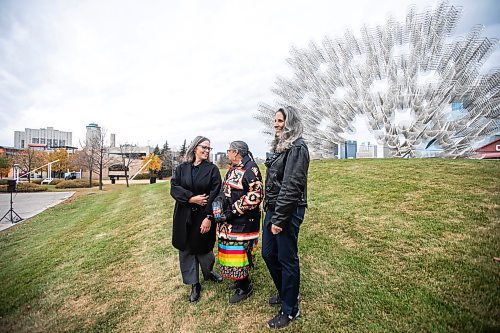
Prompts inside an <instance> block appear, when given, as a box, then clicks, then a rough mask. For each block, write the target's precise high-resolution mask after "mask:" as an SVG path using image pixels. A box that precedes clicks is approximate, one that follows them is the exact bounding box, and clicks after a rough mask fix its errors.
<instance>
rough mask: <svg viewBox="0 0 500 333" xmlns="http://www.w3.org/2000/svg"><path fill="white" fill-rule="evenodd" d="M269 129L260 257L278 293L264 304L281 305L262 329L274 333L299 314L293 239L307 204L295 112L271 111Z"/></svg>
mask: <svg viewBox="0 0 500 333" xmlns="http://www.w3.org/2000/svg"><path fill="white" fill-rule="evenodd" d="M274 130H275V139H274V141H273V145H272V149H273V151H274V154H273V155H272V156H270V157H269V158H268V159H267V160H266V166H267V170H266V190H265V197H264V210H265V212H266V217H265V219H264V223H263V227H262V229H263V231H262V257H263V258H264V261H265V262H266V265H267V268H268V269H269V273H270V274H271V277H272V279H273V282H274V285H275V287H276V291H277V294H276V295H274V296H272V297H271V298H270V299H269V303H270V304H274V305H280V306H281V308H280V310H279V312H278V314H277V315H276V316H275V317H274V318H272V319H271V320H269V321H268V322H267V325H268V327H270V328H273V329H275V328H276V329H277V328H283V327H286V326H288V325H289V324H290V323H291V322H292V321H293V320H295V319H296V318H297V317H298V316H299V314H300V311H299V303H298V296H299V286H300V268H299V255H298V245H297V240H298V236H299V228H300V225H301V223H302V221H303V220H304V214H305V208H306V206H307V172H308V169H309V150H308V148H307V144H306V143H305V141H304V140H303V139H302V137H301V135H302V131H303V126H302V122H301V120H300V117H299V114H298V112H297V110H296V109H295V108H293V107H291V106H287V107H285V108H282V109H279V110H278V111H276V113H275V115H274Z"/></svg>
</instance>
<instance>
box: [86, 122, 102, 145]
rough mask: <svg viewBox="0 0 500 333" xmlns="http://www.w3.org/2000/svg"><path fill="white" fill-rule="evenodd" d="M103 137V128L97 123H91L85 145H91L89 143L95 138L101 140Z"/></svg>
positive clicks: (88, 126)
mask: <svg viewBox="0 0 500 333" xmlns="http://www.w3.org/2000/svg"><path fill="white" fill-rule="evenodd" d="M100 136H101V128H100V127H99V125H97V124H96V123H90V124H88V125H87V135H86V139H85V145H87V146H88V145H89V141H91V140H93V139H94V138H99V137H100Z"/></svg>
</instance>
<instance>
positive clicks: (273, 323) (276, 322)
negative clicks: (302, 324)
mask: <svg viewBox="0 0 500 333" xmlns="http://www.w3.org/2000/svg"><path fill="white" fill-rule="evenodd" d="M298 316H300V310H299V311H297V313H296V314H295V316H292V315H286V314H284V313H283V312H281V311H280V312H279V313H278V314H277V315H276V316H275V317H274V318H273V319H271V320H269V321H268V322H267V327H269V328H274V329H280V328H284V327H287V326H288V325H290V323H291V322H292V321H294V320H295V319H297V317H298Z"/></svg>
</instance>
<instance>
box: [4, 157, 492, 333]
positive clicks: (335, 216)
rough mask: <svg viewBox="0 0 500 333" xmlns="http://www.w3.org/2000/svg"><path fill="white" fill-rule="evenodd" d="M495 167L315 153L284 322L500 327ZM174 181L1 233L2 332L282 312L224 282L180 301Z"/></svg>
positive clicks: (157, 324) (181, 325)
mask: <svg viewBox="0 0 500 333" xmlns="http://www.w3.org/2000/svg"><path fill="white" fill-rule="evenodd" d="M499 178H500V163H498V162H495V161H462V160H458V161H457V160H440V159H425V160H424V159H423V160H393V159H386V160H342V161H313V163H312V164H311V167H310V176H309V209H308V210H307V213H306V219H305V221H304V223H303V224H302V227H301V231H300V236H299V251H300V258H301V273H302V274H301V276H302V285H301V295H302V303H301V312H302V317H301V318H300V319H299V320H298V321H297V322H296V323H294V324H293V325H292V326H291V327H290V329H289V330H287V331H290V332H396V331H398V332H415V331H425V332H457V331H467V332H473V331H476V332H485V331H486V332H488V331H498V330H500V310H499V309H500V289H499V286H500V263H498V262H495V261H494V260H493V258H494V257H500V185H499V184H500V182H499ZM172 211H173V200H172V199H171V197H170V196H169V183H159V184H154V185H135V186H132V187H130V188H128V189H127V188H125V187H122V186H119V185H116V186H114V187H111V186H108V187H107V188H106V191H104V192H100V193H99V192H88V191H87V192H84V193H82V194H81V195H80V196H78V197H77V198H75V199H72V200H71V201H70V202H68V203H64V204H61V205H59V206H56V207H54V208H51V209H49V210H47V211H45V212H44V213H42V214H40V215H38V216H36V217H35V218H33V219H31V220H29V221H26V222H25V223H23V224H20V225H18V226H15V227H13V228H11V229H9V230H7V231H5V232H2V233H0V281H1V288H0V331H9V332H12V331H15V332H42V331H43V332H60V331H85V332H107V331H116V332H122V331H138V332H151V331H155V332H231V331H240V332H261V331H264V330H265V321H266V320H268V319H269V318H271V317H272V316H273V315H274V314H275V312H276V311H277V309H276V308H272V307H270V306H269V305H267V298H268V297H269V296H271V295H272V294H273V293H274V290H273V287H272V282H271V278H270V276H269V274H268V272H267V269H266V267H265V264H264V262H263V260H262V258H261V257H260V255H259V256H258V258H257V263H256V265H257V267H256V269H255V271H254V273H253V281H254V290H255V293H254V295H253V296H252V297H251V298H249V299H247V300H245V301H244V302H242V303H241V304H238V305H233V306H231V305H229V304H228V297H229V296H230V294H231V292H230V291H229V290H227V287H226V286H227V282H225V283H224V284H222V285H215V284H213V283H204V284H202V286H203V291H202V298H201V299H200V301H199V302H198V303H196V304H190V303H189V302H187V296H188V293H189V287H186V286H184V285H183V284H182V282H181V279H180V273H179V267H178V257H177V251H176V250H175V249H174V248H173V247H172V246H171V242H170V238H171V224H172Z"/></svg>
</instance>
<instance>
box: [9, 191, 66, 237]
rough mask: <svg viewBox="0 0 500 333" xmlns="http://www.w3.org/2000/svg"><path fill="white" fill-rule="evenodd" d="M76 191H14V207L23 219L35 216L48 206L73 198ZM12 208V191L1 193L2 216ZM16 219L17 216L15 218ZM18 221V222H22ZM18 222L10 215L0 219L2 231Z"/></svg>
mask: <svg viewBox="0 0 500 333" xmlns="http://www.w3.org/2000/svg"><path fill="white" fill-rule="evenodd" d="M73 194H75V192H35V193H14V195H13V197H12V199H13V205H12V208H13V209H14V211H15V212H16V213H17V214H19V216H21V217H22V218H23V221H25V220H26V219H29V218H30V217H33V216H35V215H37V214H39V213H41V212H43V211H44V210H46V209H47V208H50V207H52V206H55V205H57V204H59V203H61V202H63V201H64V200H66V199H68V198H71V196H72V195H73ZM9 209H10V193H0V218H1V217H2V216H3V215H4V214H5V213H7V212H8V211H9ZM14 219H15V218H14ZM23 221H21V222H18V223H22V222H23ZM15 224H16V223H12V222H11V221H10V214H9V215H8V217H6V218H4V219H3V220H2V221H0V231H3V230H5V229H7V228H10V227H12V226H13V225H15Z"/></svg>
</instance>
